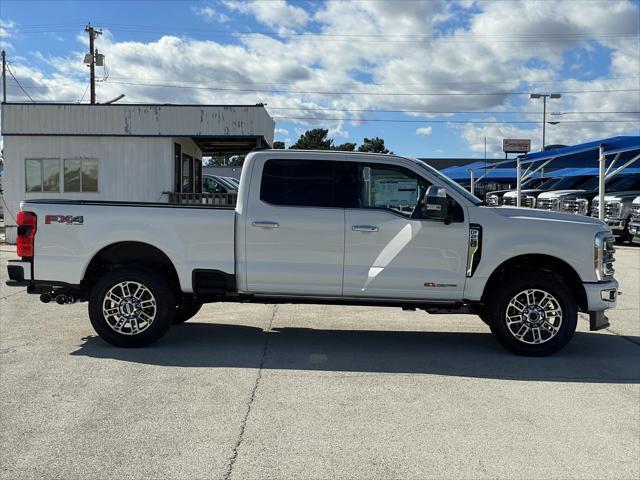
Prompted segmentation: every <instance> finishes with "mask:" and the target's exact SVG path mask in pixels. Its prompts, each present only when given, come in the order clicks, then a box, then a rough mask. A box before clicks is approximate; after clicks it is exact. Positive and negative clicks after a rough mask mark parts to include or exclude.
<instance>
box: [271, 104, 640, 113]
mask: <svg viewBox="0 0 640 480" xmlns="http://www.w3.org/2000/svg"><path fill="white" fill-rule="evenodd" d="M267 110H303V111H311V112H315V111H317V112H326V111H329V112H347V113H359V112H369V113H427V114H433V115H440V114H448V115H455V114H482V115H540V112H538V111H526V110H520V111H518V110H501V111H500V110H448V111H444V110H404V109H398V110H386V109H376V108H328V107H327V108H325V107H272V106H271V105H267ZM587 114H589V115H591V114H597V115H601V114H618V115H619V114H640V111H630V110H619V111H583V112H580V111H573V112H553V113H552V115H587Z"/></svg>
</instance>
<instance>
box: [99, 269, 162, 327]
mask: <svg viewBox="0 0 640 480" xmlns="http://www.w3.org/2000/svg"><path fill="white" fill-rule="evenodd" d="M156 311H157V305H156V298H155V297H154V296H153V293H151V290H149V289H148V288H147V287H145V286H144V285H143V284H141V283H138V282H130V281H124V282H120V283H116V284H115V285H114V286H113V287H111V288H110V289H109V291H108V292H107V294H106V295H105V296H104V301H103V302H102V315H103V317H104V319H105V321H106V322H107V325H109V327H111V329H112V330H114V331H116V332H118V333H120V334H122V335H138V334H140V333H142V332H144V331H145V330H147V329H148V328H149V327H150V326H151V324H152V323H153V321H154V319H155V318H156Z"/></svg>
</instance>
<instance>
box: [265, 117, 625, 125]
mask: <svg viewBox="0 0 640 480" xmlns="http://www.w3.org/2000/svg"><path fill="white" fill-rule="evenodd" d="M273 118H274V119H276V120H307V121H316V122H318V121H345V120H349V121H351V122H361V123H367V122H383V123H462V124H468V123H471V124H481V125H485V124H509V125H510V124H514V123H515V124H532V125H538V124H539V123H540V122H539V121H528V120H405V119H399V118H397V119H394V118H389V119H387V118H325V117H287V116H277V115H276V116H274V117H273ZM575 123H636V121H635V120H567V121H564V122H558V124H575Z"/></svg>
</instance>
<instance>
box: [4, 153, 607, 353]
mask: <svg viewBox="0 0 640 480" xmlns="http://www.w3.org/2000/svg"><path fill="white" fill-rule="evenodd" d="M18 223H19V228H18V244H17V251H18V255H19V256H20V257H22V258H21V259H20V260H14V261H10V263H9V266H8V271H9V278H10V280H9V281H8V285H14V286H23V287H24V286H26V287H27V292H29V293H33V294H39V295H40V296H41V300H43V301H45V302H47V301H51V300H55V301H56V302H57V303H61V304H64V303H70V302H74V301H88V302H89V317H90V320H91V323H92V325H93V327H94V328H95V330H96V332H97V333H98V334H99V335H100V336H101V337H102V338H103V339H104V340H106V341H107V342H110V343H112V344H114V345H118V346H123V347H131V346H143V345H147V344H149V343H151V342H153V341H155V340H157V339H158V338H160V337H161V336H162V335H163V334H165V332H166V331H167V330H168V329H169V327H170V326H171V324H172V323H179V322H183V321H185V320H187V319H189V318H191V317H192V316H193V315H195V314H196V313H197V311H198V310H199V308H200V307H201V305H202V304H203V303H208V302H257V303H317V304H340V305H366V306H386V307H401V308H404V309H411V310H415V309H422V310H425V311H427V312H429V313H471V314H477V315H479V316H480V318H481V319H482V320H483V321H484V322H485V323H487V324H488V325H489V326H490V328H491V331H492V332H493V333H494V334H495V336H496V337H497V339H498V340H499V341H500V343H502V344H503V345H504V346H505V347H507V348H508V349H510V350H512V351H513V352H516V353H518V354H523V355H548V354H551V353H553V352H556V351H557V350H559V349H560V348H562V347H563V346H564V345H566V344H567V342H569V340H570V339H571V337H572V335H573V334H574V331H575V329H576V322H577V315H578V312H579V311H581V312H588V313H589V315H590V326H591V329H592V330H597V329H601V328H605V327H606V326H608V321H607V318H606V317H605V315H604V311H605V310H606V309H608V308H612V307H614V306H615V304H616V295H617V289H618V283H617V282H616V280H615V279H614V278H613V273H614V270H613V261H614V258H613V253H614V247H613V242H614V238H613V236H612V234H611V230H610V228H609V227H608V226H607V225H605V224H604V223H603V222H601V221H600V220H598V219H595V218H589V217H576V216H575V215H569V214H564V213H557V212H546V211H536V210H533V209H527V208H512V207H486V206H483V205H482V202H481V201H480V200H478V199H477V198H476V197H475V196H473V195H471V194H470V193H468V192H467V191H466V190H464V189H463V188H461V187H460V186H458V185H457V184H456V183H454V182H452V181H451V180H450V179H448V178H446V177H444V176H443V175H442V174H440V173H439V172H438V171H436V170H434V169H433V168H431V167H429V166H428V165H426V164H425V163H423V162H421V161H419V160H414V159H410V158H403V157H399V156H394V155H378V154H360V153H345V152H324V151H323V152H312V151H295V150H287V151H283V150H265V151H258V152H254V153H252V154H250V155H249V156H247V158H246V161H245V164H244V168H243V170H242V178H241V181H240V189H239V194H238V201H237V205H236V206H235V207H229V208H225V207H213V206H193V205H170V204H158V203H126V202H99V201H64V200H63V201H60V200H50V201H48V200H33V201H27V202H24V203H23V204H22V210H21V212H20V213H19V218H18Z"/></svg>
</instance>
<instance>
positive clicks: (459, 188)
mask: <svg viewBox="0 0 640 480" xmlns="http://www.w3.org/2000/svg"><path fill="white" fill-rule="evenodd" d="M412 160H413V161H414V162H416V164H417V165H419V166H420V168H422V169H423V170H426V171H428V172H429V173H430V174H431V175H433V176H434V177H436V178H437V179H438V180H440V182H442V186H444V187H447V188H448V189H449V190H453V191H455V192H456V193H458V194H460V195H462V196H463V197H464V198H466V199H467V200H469V201H470V202H471V203H473V204H474V205H482V200H480V199H479V198H478V197H476V196H475V195H472V194H471V193H470V192H469V191H467V190H466V189H465V188H463V187H462V186H460V185H459V184H457V183H456V182H454V181H453V180H451V179H450V178H449V177H447V176H446V175H443V174H442V173H440V172H439V171H438V170H436V169H435V168H433V167H431V166H430V165H427V164H426V163H424V162H422V161H420V160H417V159H415V158H412Z"/></svg>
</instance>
